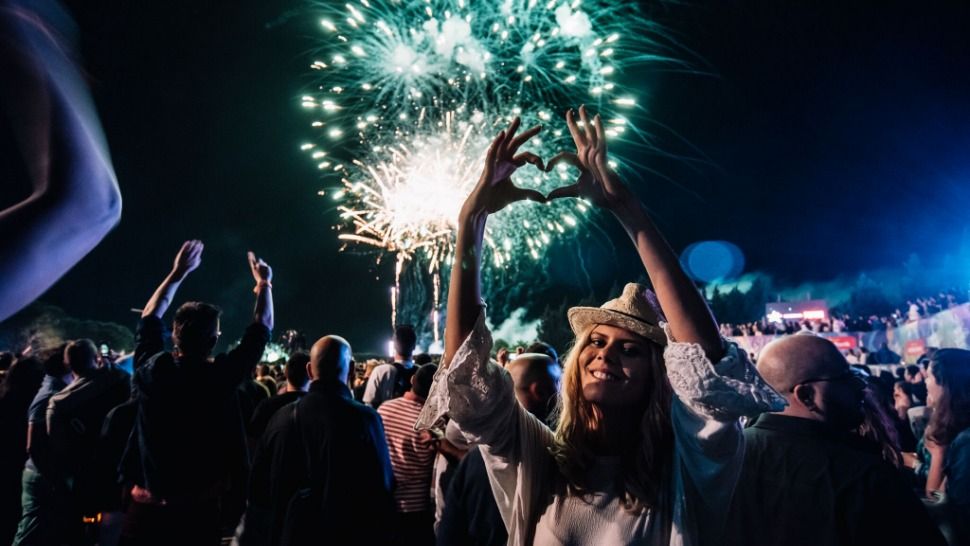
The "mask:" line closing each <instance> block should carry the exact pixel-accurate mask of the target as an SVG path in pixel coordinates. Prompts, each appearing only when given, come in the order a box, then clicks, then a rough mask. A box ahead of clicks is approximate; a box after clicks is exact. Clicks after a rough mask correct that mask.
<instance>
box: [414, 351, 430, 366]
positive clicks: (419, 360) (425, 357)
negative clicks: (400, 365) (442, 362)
mask: <svg viewBox="0 0 970 546" xmlns="http://www.w3.org/2000/svg"><path fill="white" fill-rule="evenodd" d="M431 360H432V359H431V355H429V354H428V353H421V354H419V355H414V364H415V365H416V366H424V365H425V364H431Z"/></svg>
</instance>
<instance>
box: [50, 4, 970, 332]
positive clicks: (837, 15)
mask: <svg viewBox="0 0 970 546" xmlns="http://www.w3.org/2000/svg"><path fill="white" fill-rule="evenodd" d="M221 4H222V5H219V3H217V2H199V1H197V0H193V1H187V0H172V1H168V2H130V1H125V0H114V1H110V2H109V1H103V0H83V1H72V2H67V5H68V6H69V7H70V8H71V9H72V11H73V13H74V15H75V17H76V19H77V22H78V23H79V25H80V29H81V32H82V36H81V38H82V41H81V46H82V47H81V50H82V53H83V55H84V57H85V62H86V69H87V71H88V73H89V77H90V78H91V81H92V92H93V95H94V98H95V101H96V103H97V104H98V106H99V109H100V113H101V117H102V123H103V125H104V129H105V133H106V135H107V138H108V141H109V144H110V147H111V152H112V156H113V159H114V165H115V169H116V172H117V175H118V178H119V181H120V184H121V188H122V193H123V196H124V213H123V217H122V221H121V224H120V225H119V227H118V228H117V229H116V230H115V231H114V232H113V233H111V234H110V235H109V236H108V237H107V238H106V239H105V241H104V242H103V243H102V244H101V246H100V247H99V248H97V249H96V250H95V251H94V252H92V253H91V254H90V255H89V256H88V257H87V258H86V259H85V260H84V261H82V262H81V263H80V264H79V265H78V266H77V267H75V268H74V270H72V271H71V272H70V273H68V274H67V275H66V276H65V277H64V278H63V279H62V280H61V281H60V282H59V283H58V284H57V285H56V286H55V287H54V288H53V289H51V290H50V291H49V292H48V293H47V294H46V295H45V296H44V297H43V298H42V300H43V301H46V302H48V303H52V304H55V305H59V306H61V307H63V308H65V309H66V310H67V311H68V312H69V313H70V314H72V315H75V316H79V317H84V318H92V319H98V320H110V321H115V322H121V323H124V324H129V325H132V326H133V325H134V319H135V318H136V316H135V315H134V314H132V313H131V312H129V309H130V308H132V307H141V306H142V305H143V304H144V303H145V301H146V300H147V298H148V297H149V296H150V294H151V292H152V291H153V290H154V288H155V286H156V285H157V283H158V282H159V281H160V280H161V279H162V277H163V276H164V275H165V273H166V272H167V271H168V269H169V267H170V265H171V260H172V257H173V256H174V253H175V252H176V250H177V249H178V247H179V245H180V244H181V241H183V240H184V239H187V238H199V239H202V240H203V241H204V242H205V243H206V250H205V254H204V256H203V265H202V267H201V268H200V269H199V270H198V271H196V272H195V273H194V274H193V275H192V276H191V277H190V279H189V280H188V281H187V282H186V283H185V284H184V285H183V287H182V289H181V291H180V293H179V295H178V300H177V303H178V302H181V301H184V300H186V299H202V300H206V301H213V302H215V303H218V304H220V305H222V306H223V307H224V309H225V313H226V314H225V317H224V323H223V331H224V332H225V333H226V337H228V338H230V339H232V338H234V337H238V334H239V333H241V330H242V327H243V326H244V324H245V321H246V320H247V319H248V316H249V313H250V310H251V305H252V293H251V292H250V289H251V285H252V279H251V277H250V276H249V272H248V270H247V267H246V262H245V252H246V250H247V249H253V250H254V251H256V252H257V254H259V255H260V256H262V257H264V258H265V259H266V261H267V262H269V263H270V264H271V265H273V266H274V269H275V281H274V293H275V298H276V309H277V315H276V316H277V330H278V331H282V330H283V329H285V328H291V327H292V328H298V329H301V330H304V331H306V332H307V334H308V336H309V337H310V338H311V339H312V338H315V337H317V336H318V335H322V334H325V333H338V334H341V335H344V336H346V337H347V338H348V339H349V340H350V341H351V343H352V344H354V346H355V348H356V349H357V350H358V351H360V350H376V349H378V347H379V346H380V344H381V343H382V340H384V339H386V338H387V337H388V336H387V334H388V332H387V330H388V327H389V325H388V315H389V303H388V297H387V296H388V287H389V286H390V284H391V282H392V279H391V278H390V276H389V273H390V269H389V267H388V265H384V266H381V267H379V268H378V267H375V265H374V259H373V257H367V256H354V255H350V254H341V253H339V252H338V245H337V242H336V240H335V236H334V232H333V230H332V229H331V226H332V224H333V223H334V220H335V218H334V216H333V214H332V213H330V212H328V210H327V205H326V203H325V202H324V201H323V200H322V199H321V198H319V197H317V196H316V191H317V189H319V188H320V187H321V186H322V185H323V184H322V183H321V182H320V180H319V178H318V177H319V173H318V171H317V170H316V168H315V166H314V165H313V163H312V162H311V161H310V160H308V159H307V157H306V156H305V155H304V154H302V153H301V152H300V151H299V144H300V143H301V142H303V141H305V140H306V139H307V137H308V136H309V135H311V132H310V128H309V122H310V121H311V120H310V118H309V116H308V115H307V114H306V112H305V111H303V110H302V109H301V108H300V106H299V101H298V98H299V96H300V94H301V91H302V90H303V89H304V88H305V87H306V85H307V82H308V72H309V71H308V70H307V66H308V64H309V61H310V60H311V57H310V56H309V54H308V53H307V52H308V51H309V50H310V49H311V48H312V46H313V40H312V37H313V36H315V35H316V34H317V32H318V25H317V24H316V20H315V18H314V17H313V16H312V13H311V12H309V11H308V10H307V9H306V7H307V4H305V3H302V2H296V1H286V2H269V1H265V0H260V1H249V0H240V1H233V2H223V3H221ZM649 12H650V13H651V14H652V16H653V17H654V18H655V19H657V20H658V21H660V22H661V23H662V24H663V25H665V26H666V27H667V28H668V29H669V30H670V32H671V33H672V34H673V35H674V36H676V38H677V40H678V41H679V43H680V44H681V46H682V47H683V52H684V57H685V58H686V59H687V60H688V61H689V62H690V63H691V64H692V66H693V68H694V70H693V71H692V72H691V71H661V70H649V71H640V72H631V73H628V74H626V75H625V76H626V77H629V78H635V79H638V80H642V81H643V82H644V86H645V87H646V88H645V89H644V90H643V91H642V94H641V97H645V98H646V99H647V100H646V106H647V108H648V110H649V114H650V116H651V117H652V118H653V119H654V120H655V121H656V125H655V126H654V128H655V134H656V137H655V138H656V144H657V146H658V148H660V149H662V150H666V151H669V152H671V153H673V154H681V155H684V154H686V155H690V156H691V157H693V158H694V159H695V160H696V159H703V161H692V160H684V159H670V158H665V157H663V156H661V155H657V156H654V157H651V158H648V160H647V161H648V163H649V164H650V165H651V166H652V167H653V168H654V169H656V170H659V171H660V172H662V173H664V174H665V175H666V176H667V177H669V178H670V179H672V180H673V181H674V182H670V181H667V180H663V179H659V178H647V179H646V182H645V183H643V184H640V185H639V186H638V189H637V191H638V192H639V193H640V194H641V195H642V196H643V197H644V199H645V201H646V202H647V203H648V205H649V206H650V208H651V209H652V210H653V211H654V212H655V214H656V216H657V220H658V222H659V223H660V225H661V227H662V228H663V229H664V231H665V232H666V233H667V235H668V238H669V239H670V241H671V243H672V244H673V246H674V247H675V248H676V249H678V250H680V249H683V248H684V247H685V246H687V245H688V244H690V243H692V242H695V241H700V240H706V239H726V240H729V241H732V242H734V243H736V244H737V245H739V246H740V248H741V249H742V250H743V251H744V252H745V254H746V257H747V261H748V265H747V270H749V271H750V270H762V271H766V272H769V273H772V274H773V275H775V276H777V277H778V278H781V279H786V280H789V281H791V282H796V281H802V280H811V279H827V278H831V277H834V276H836V275H838V274H841V273H851V272H856V271H860V270H864V269H870V268H878V267H886V266H892V265H895V264H898V263H900V262H902V261H903V260H904V259H905V257H906V256H907V255H908V254H909V253H911V252H920V253H921V254H925V255H930V254H933V253H942V252H945V251H946V250H947V248H948V247H949V246H951V245H954V244H956V243H955V242H956V241H957V239H958V238H959V236H960V235H961V233H962V230H964V229H965V228H966V226H967V225H968V219H967V204H968V203H970V159H968V156H967V152H968V150H970V8H968V4H967V3H966V2H951V3H945V2H911V1H896V0H883V1H873V2H856V1H852V2H847V1H844V0H838V1H801V2H783V1H779V0H760V1H727V2H711V3H710V5H703V4H702V3H699V2H698V3H694V5H684V4H682V5H663V6H660V7H656V6H653V5H651V6H650V7H649ZM631 30H632V29H631ZM691 52H692V53H691ZM567 106H572V105H563V108H565V107H567ZM664 127H665V128H667V129H662V128H664ZM619 243H620V244H621V245H622V244H625V243H623V242H622V241H619ZM620 250H621V251H623V252H629V251H625V250H623V248H622V246H621V248H620ZM558 260H560V261H561V262H563V264H566V265H563V266H564V267H569V266H568V262H569V258H568V257H566V258H562V257H559V258H558ZM611 263H615V262H611ZM630 263H631V262H630V260H626V261H623V262H622V264H623V265H621V266H620V267H618V268H617V267H612V266H610V264H609V263H607V264H605V265H604V264H600V265H601V267H599V270H600V271H601V272H604V273H602V274H600V275H598V276H595V278H594V282H595V284H596V288H597V290H606V289H608V288H609V287H610V286H611V285H612V284H613V283H615V282H624V281H625V280H628V279H632V278H635V277H636V276H637V272H636V271H635V270H634V269H632V268H630V267H628V266H629V264H630ZM528 282H536V279H534V278H533V279H529V280H528ZM541 282H548V283H550V285H551V286H553V287H554V286H555V284H554V283H555V282H556V281H554V280H553V281H541ZM548 292H549V291H547V293H548ZM543 297H548V296H543ZM553 299H554V296H553ZM526 303H529V304H538V303H541V302H523V304H526Z"/></svg>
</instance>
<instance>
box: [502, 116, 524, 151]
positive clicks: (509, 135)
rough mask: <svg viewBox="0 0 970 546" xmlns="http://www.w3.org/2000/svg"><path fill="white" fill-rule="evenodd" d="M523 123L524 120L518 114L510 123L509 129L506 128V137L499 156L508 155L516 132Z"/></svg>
mask: <svg viewBox="0 0 970 546" xmlns="http://www.w3.org/2000/svg"><path fill="white" fill-rule="evenodd" d="M521 124H522V120H521V119H520V118H519V117H518V116H516V117H515V119H513V120H512V123H510V124H509V127H508V129H506V130H505V139H504V140H503V142H502V145H501V147H500V148H499V154H498V156H499V157H507V156H508V154H509V149H510V148H511V144H512V142H513V141H514V137H515V132H516V131H518V130H519V125H521Z"/></svg>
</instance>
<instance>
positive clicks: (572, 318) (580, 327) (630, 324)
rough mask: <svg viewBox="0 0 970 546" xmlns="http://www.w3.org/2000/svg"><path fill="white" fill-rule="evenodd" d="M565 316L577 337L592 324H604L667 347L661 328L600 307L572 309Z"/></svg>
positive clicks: (665, 336) (665, 337) (664, 334)
mask: <svg viewBox="0 0 970 546" xmlns="http://www.w3.org/2000/svg"><path fill="white" fill-rule="evenodd" d="M566 316H567V317H568V318H569V326H570V327H571V328H572V329H573V333H574V334H576V335H577V336H579V335H580V334H581V333H582V332H583V331H584V330H585V329H586V328H588V327H590V326H592V325H594V324H606V325H609V326H616V327H617V328H623V329H624V330H629V331H631V332H633V333H634V334H637V335H639V336H641V337H645V338H647V339H648V340H650V341H652V342H654V343H656V344H658V345H661V346H666V345H667V334H666V333H664V331H663V328H661V327H660V326H656V325H653V324H650V323H648V322H646V321H643V320H640V319H638V318H636V317H633V316H630V315H626V314H624V313H620V312H618V311H613V310H611V309H603V308H601V307H573V308H571V309H569V311H568V312H567V313H566Z"/></svg>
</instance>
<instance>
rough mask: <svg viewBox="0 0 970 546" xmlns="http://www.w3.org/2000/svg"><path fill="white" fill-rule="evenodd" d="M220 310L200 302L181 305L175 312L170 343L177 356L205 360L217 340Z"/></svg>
mask: <svg viewBox="0 0 970 546" xmlns="http://www.w3.org/2000/svg"><path fill="white" fill-rule="evenodd" d="M220 315H222V310H221V309H219V308H218V307H216V306H215V305H212V304H209V303H203V302H201V301H190V302H187V303H184V304H182V306H181V307H179V308H178V311H176V312H175V319H174V321H173V324H172V342H173V343H174V344H175V348H176V349H177V350H178V352H179V354H180V355H181V356H184V357H189V358H207V357H208V356H209V355H210V354H211V353H212V349H213V348H214V347H215V346H216V341H218V340H219V334H220V332H219V316H220Z"/></svg>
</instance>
